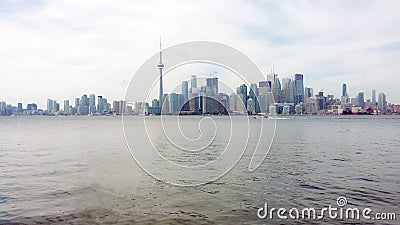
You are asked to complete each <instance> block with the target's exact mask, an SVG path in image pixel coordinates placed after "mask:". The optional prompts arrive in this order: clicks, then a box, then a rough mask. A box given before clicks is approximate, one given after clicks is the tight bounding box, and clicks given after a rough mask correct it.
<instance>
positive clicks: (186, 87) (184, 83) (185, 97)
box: [182, 81, 189, 102]
mask: <svg viewBox="0 0 400 225" xmlns="http://www.w3.org/2000/svg"><path fill="white" fill-rule="evenodd" d="M182 94H183V100H184V101H185V102H186V101H187V100H189V85H188V82H187V81H182Z"/></svg>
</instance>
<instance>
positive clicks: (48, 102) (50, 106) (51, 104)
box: [47, 99, 54, 113]
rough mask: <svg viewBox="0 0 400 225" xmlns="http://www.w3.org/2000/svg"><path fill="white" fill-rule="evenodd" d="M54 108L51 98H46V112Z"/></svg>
mask: <svg viewBox="0 0 400 225" xmlns="http://www.w3.org/2000/svg"><path fill="white" fill-rule="evenodd" d="M53 110H54V101H53V100H52V99H47V112H49V113H50V112H53Z"/></svg>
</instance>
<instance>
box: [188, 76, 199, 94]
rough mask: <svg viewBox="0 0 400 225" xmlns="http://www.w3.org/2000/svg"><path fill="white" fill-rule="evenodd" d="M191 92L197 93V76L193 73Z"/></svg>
mask: <svg viewBox="0 0 400 225" xmlns="http://www.w3.org/2000/svg"><path fill="white" fill-rule="evenodd" d="M190 93H197V77H196V75H192V78H191V79H190Z"/></svg>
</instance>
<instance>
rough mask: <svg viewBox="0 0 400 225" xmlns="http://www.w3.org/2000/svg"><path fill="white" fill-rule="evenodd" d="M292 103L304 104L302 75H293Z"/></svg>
mask: <svg viewBox="0 0 400 225" xmlns="http://www.w3.org/2000/svg"><path fill="white" fill-rule="evenodd" d="M294 90H295V91H294V103H295V104H296V105H297V104H299V103H302V102H304V81H303V74H295V75H294Z"/></svg>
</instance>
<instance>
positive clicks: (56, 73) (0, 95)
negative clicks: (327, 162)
mask: <svg viewBox="0 0 400 225" xmlns="http://www.w3.org/2000/svg"><path fill="white" fill-rule="evenodd" d="M399 11H400V4H398V2H397V1H259V2H258V1H229V2H227V1H117V0H115V1H69V0H58V1H37V2H35V1H9V2H4V1H1V2H0V43H1V44H0V84H1V88H0V99H1V100H6V101H7V102H10V103H12V104H16V103H17V102H23V103H24V105H25V104H26V103H28V102H37V103H38V104H39V106H40V107H44V106H45V101H46V99H47V98H54V99H57V100H58V101H59V102H61V101H62V100H64V99H70V100H72V99H73V98H74V97H79V96H80V95H82V94H83V93H86V94H90V93H95V94H97V95H103V96H106V97H108V98H109V99H110V100H112V99H122V98H123V95H124V92H125V88H126V85H127V83H128V82H129V80H130V79H131V77H132V76H133V74H134V73H135V71H136V70H137V68H138V67H139V66H140V65H141V64H142V63H143V62H144V61H145V60H146V59H147V58H149V57H150V56H151V55H153V54H154V53H155V52H156V51H157V50H158V40H159V37H160V36H162V37H163V40H164V43H165V44H164V45H165V46H166V47H168V46H171V45H174V44H177V43H181V42H187V41H192V40H210V41H217V42H221V43H225V44H228V45H231V46H233V47H235V48H237V49H239V50H241V51H243V52H244V53H246V54H247V55H248V56H250V57H251V58H252V59H253V60H254V61H255V62H256V63H257V64H258V65H259V66H260V67H261V68H262V69H263V70H264V71H265V72H266V71H269V70H270V68H271V66H275V71H276V72H277V73H279V76H280V77H292V76H293V74H294V73H297V72H299V73H303V74H304V75H305V83H306V86H310V87H313V88H314V91H319V90H321V89H323V90H325V92H327V93H333V94H335V95H336V96H338V95H340V88H341V83H342V82H346V83H347V84H348V88H349V90H348V92H349V93H350V95H351V96H355V95H356V94H357V92H358V91H365V92H366V97H367V98H370V95H371V94H370V93H371V90H372V89H376V90H377V92H385V93H386V94H387V96H388V100H389V101H390V102H395V103H400V95H399V91H398V90H399V88H398V87H399V86H400V79H398V78H397V76H398V75H400V74H399V73H400V64H399V62H400V29H398V27H399V25H398V24H400V14H399V13H398V12H399ZM124 81H125V82H124Z"/></svg>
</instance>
